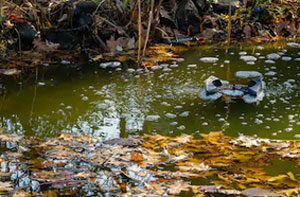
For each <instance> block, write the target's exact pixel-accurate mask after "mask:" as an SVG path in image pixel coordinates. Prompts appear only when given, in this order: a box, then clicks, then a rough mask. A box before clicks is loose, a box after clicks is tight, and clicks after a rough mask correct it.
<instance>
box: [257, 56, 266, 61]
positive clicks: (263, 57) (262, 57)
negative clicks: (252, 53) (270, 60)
mask: <svg viewBox="0 0 300 197" xmlns="http://www.w3.org/2000/svg"><path fill="white" fill-rule="evenodd" d="M258 59H261V60H263V59H266V57H265V56H259V57H258Z"/></svg>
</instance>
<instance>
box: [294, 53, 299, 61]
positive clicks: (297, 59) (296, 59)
mask: <svg viewBox="0 0 300 197" xmlns="http://www.w3.org/2000/svg"><path fill="white" fill-rule="evenodd" d="M298 55H299V54H298ZM295 61H297V62H300V57H297V58H295Z"/></svg>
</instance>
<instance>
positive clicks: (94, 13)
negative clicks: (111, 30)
mask: <svg viewBox="0 0 300 197" xmlns="http://www.w3.org/2000/svg"><path fill="white" fill-rule="evenodd" d="M104 1H105V0H102V1H101V2H100V3H99V4H98V6H97V8H96V10H95V11H94V12H93V14H92V16H95V15H96V13H97V12H98V10H99V9H100V7H101V5H102V4H103V3H104Z"/></svg>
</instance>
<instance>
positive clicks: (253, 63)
mask: <svg viewBox="0 0 300 197" xmlns="http://www.w3.org/2000/svg"><path fill="white" fill-rule="evenodd" d="M247 64H248V65H255V62H247Z"/></svg>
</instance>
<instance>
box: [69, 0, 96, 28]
mask: <svg viewBox="0 0 300 197" xmlns="http://www.w3.org/2000/svg"><path fill="white" fill-rule="evenodd" d="M96 9H97V4H96V3H94V2H92V1H82V2H79V3H78V4H77V5H76V9H75V10H74V15H73V27H75V28H76V27H83V26H89V27H90V26H92V24H93V18H92V14H93V12H94V11H95V10H96Z"/></svg>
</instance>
